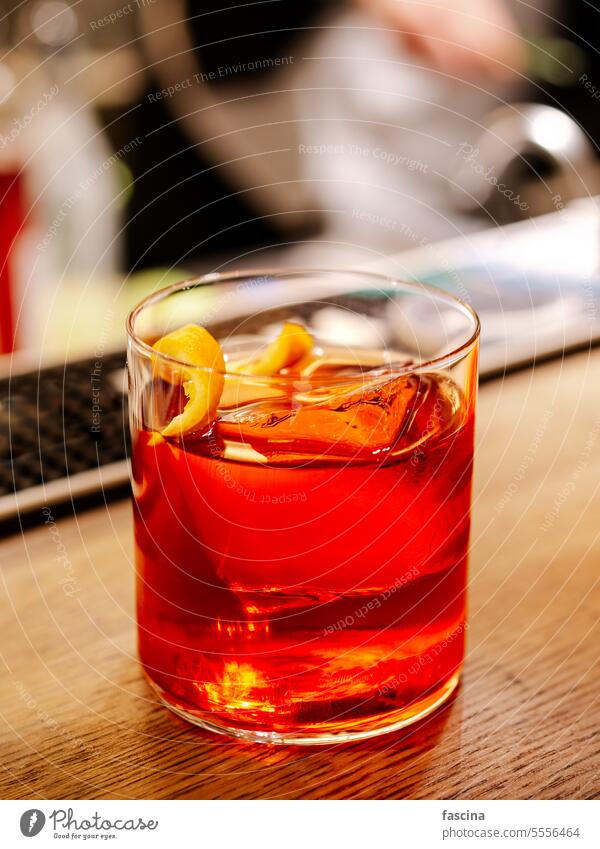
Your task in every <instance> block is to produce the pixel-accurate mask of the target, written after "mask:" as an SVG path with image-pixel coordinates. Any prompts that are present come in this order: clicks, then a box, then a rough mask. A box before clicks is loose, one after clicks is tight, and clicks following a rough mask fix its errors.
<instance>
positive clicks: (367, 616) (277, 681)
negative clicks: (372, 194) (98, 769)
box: [130, 284, 477, 742]
mask: <svg viewBox="0 0 600 849" xmlns="http://www.w3.org/2000/svg"><path fill="white" fill-rule="evenodd" d="M238 285H239V284H238ZM177 291H180V290H177ZM425 291H426V292H427V294H428V296H429V297H430V298H432V299H434V300H435V302H436V305H437V300H436V299H437V298H439V299H440V300H441V301H442V304H443V305H444V306H446V304H448V303H449V304H450V306H449V307H448V308H449V309H452V310H456V311H457V312H459V315H462V316H464V318H465V325H467V319H470V321H471V324H470V326H471V327H472V333H471V336H470V337H467V339H466V342H467V347H466V348H465V349H464V351H462V352H460V353H459V354H458V355H453V356H454V360H453V362H452V363H451V364H450V365H449V366H446V367H444V368H440V365H445V363H440V362H438V361H437V360H435V361H433V362H432V361H431V360H430V364H429V365H427V364H424V363H422V362H419V361H418V360H415V359H414V351H407V350H406V348H407V347H408V346H407V345H405V346H404V347H401V346H400V340H399V341H398V343H397V349H396V348H394V349H391V348H390V347H386V348H385V349H384V348H383V347H382V348H381V349H377V350H373V349H372V348H370V349H368V350H367V349H365V348H361V347H359V346H356V347H353V348H352V349H350V348H349V346H345V347H343V348H342V347H340V346H336V345H333V344H331V342H330V341H328V342H323V343H321V341H320V340H319V339H318V337H317V335H316V334H314V333H311V334H310V336H309V338H310V342H306V341H305V337H303V345H304V347H303V348H301V349H298V350H297V349H296V348H295V347H294V344H292V345H291V347H290V345H288V348H290V351H291V353H290V351H287V354H288V356H287V359H286V356H285V353H286V352H285V351H284V356H283V358H282V357H281V356H278V353H277V346H278V344H279V346H280V349H281V348H282V346H283V347H284V348H285V344H287V343H282V342H281V339H282V337H279V338H277V337H276V338H275V341H274V342H271V345H270V348H268V349H267V353H266V354H265V352H264V344H263V340H262V337H261V336H260V335H259V334H256V333H255V332H253V333H252V334H248V333H244V332H243V331H245V330H246V327H245V326H244V324H245V322H244V320H243V319H242V320H241V321H239V320H238V321H237V322H234V325H233V330H232V329H231V328H230V329H229V330H227V331H226V333H227V335H226V336H225V337H221V338H222V341H223V349H224V350H225V353H226V364H225V369H224V373H223V376H222V378H219V380H218V387H217V389H219V392H217V393H216V394H215V391H213V389H214V387H212V384H211V388H210V392H212V394H213V396H214V397H215V398H216V395H217V394H218V401H217V402H216V403H215V405H214V408H213V409H212V411H211V412H210V413H209V414H207V415H204V416H203V417H202V416H201V415H200V414H199V413H198V410H199V409H200V408H199V407H198V397H199V395H201V394H202V393H201V392H200V390H201V389H202V388H203V387H204V388H206V386H208V384H207V383H204V384H202V386H200V384H198V386H200V389H198V387H196V389H194V388H193V387H192V389H190V388H189V381H190V380H192V378H191V377H190V374H191V373H192V372H191V371H188V370H187V369H188V368H189V369H193V368H194V367H195V366H194V364H193V363H187V361H186V359H185V357H181V358H180V357H176V356H174V355H173V350H171V349H168V347H165V346H163V351H164V350H167V354H166V355H165V354H164V353H161V350H160V348H161V346H160V345H157V347H156V349H151V348H150V347H149V346H145V347H146V348H147V350H146V349H144V350H141V348H140V349H138V350H136V349H135V343H134V346H133V347H132V350H131V352H130V366H131V368H132V378H133V380H132V389H133V392H132V406H133V409H132V422H133V479H134V495H135V502H134V503H135V538H136V552H137V570H138V587H137V598H138V624H139V651H140V657H141V660H142V663H143V665H144V668H145V671H146V673H147V675H148V677H149V679H150V681H151V682H152V684H153V686H154V687H155V688H156V690H157V691H158V693H159V694H160V696H161V698H162V699H163V700H164V701H165V702H166V703H167V704H168V705H169V706H170V707H172V708H173V709H174V710H176V711H177V712H179V713H181V714H182V715H184V716H185V717H186V718H188V719H191V720H192V721H196V722H198V723H199V724H201V725H203V726H205V727H208V728H212V729H214V730H220V731H226V732H229V733H233V734H236V735H238V736H242V737H245V738H247V739H254V740H269V741H275V742H323V741H325V742H326V741H331V740H332V739H342V740H343V739H349V738H351V737H356V736H367V735H371V734H375V733H380V732H381V731H385V730H390V729H391V728H394V727H399V726H401V725H404V724H406V723H408V722H410V721H414V720H415V719H416V718H418V717H420V716H423V715H425V714H426V713H428V712H429V711H430V710H432V709H433V708H434V707H435V706H437V705H438V704H440V703H441V702H442V701H444V700H445V699H446V698H447V696H448V695H449V694H450V693H451V692H452V690H453V689H454V687H455V686H456V683H457V681H458V676H459V672H460V668H461V664H462V660H463V654H464V637H465V588H466V568H467V550H468V539H469V513H470V494H471V466H472V456H473V412H474V395H475V369H476V350H475V348H476V330H477V327H476V320H475V319H474V318H473V317H472V314H471V313H470V312H469V311H468V310H467V309H466V308H464V307H460V310H462V312H460V311H459V307H458V306H456V304H455V302H453V301H448V299H444V297H443V296H437V295H436V296H434V295H432V294H430V293H428V291H427V290H425ZM411 294H412V293H411ZM394 296H395V297H397V293H396V292H395V293H394ZM420 296H421V297H423V295H422V292H421V294H420ZM404 303H405V304H408V301H406V300H405V301H404ZM322 304H323V300H322V299H321V300H316V299H315V300H313V301H311V302H310V305H311V309H310V310H309V311H308V313H307V316H306V318H305V319H304V321H303V322H302V326H301V325H300V323H297V324H295V325H290V324H288V325H286V327H287V328H290V327H296V328H299V329H298V331H297V332H298V334H300V335H302V334H304V333H306V328H308V330H309V331H310V329H311V324H316V325H318V321H317V318H316V317H317V314H318V310H319V309H320V308H325V307H322ZM327 305H328V306H327V307H326V308H327V309H331V304H330V301H329V300H328V301H327ZM204 308H205V307H204V305H203V309H204ZM438 309H439V307H438ZM290 313H291V314H292V315H295V312H294V311H293V310H290ZM202 317H203V315H202V310H199V318H202ZM269 317H270V316H269ZM311 317H312V321H311ZM253 321H255V318H253ZM198 323H199V324H201V323H203V322H201V321H199V322H198ZM204 323H207V322H204ZM265 324H270V323H269V322H265ZM134 329H135V327H134ZM252 329H253V330H254V327H253V328H252ZM270 331H271V336H272V334H273V332H277V330H276V327H274V326H273V325H272V324H270ZM177 333H178V334H179V335H177V334H176V335H177V339H178V340H179V339H181V338H185V328H184V332H183V335H182V333H181V331H178V332H177ZM242 334H243V335H242ZM155 337H156V329H155V331H154V333H149V340H152V341H155ZM165 338H167V339H168V338H169V337H168V335H167V336H166V337H165ZM178 344H179V342H178ZM176 350H180V349H176ZM211 350H212V349H211ZM169 351H170V353H169ZM269 352H270V353H269ZM279 353H280V354H281V350H280V351H279ZM296 354H297V355H298V356H297V357H296V359H295V360H294V359H293V358H294V356H296ZM290 357H291V360H290ZM144 358H145V359H144ZM140 360H143V363H142V364H141V365H140ZM438 360H439V358H438ZM282 363H284V364H283V365H281V364H282ZM184 364H185V366H184ZM269 364H270V365H269ZM196 367H197V366H196ZM211 367H212V372H213V373H214V372H215V371H216V369H215V368H214V363H211ZM268 368H270V369H271V372H273V369H276V371H275V372H273V373H270V374H265V373H264V372H265V369H268ZM261 370H262V372H263V373H260V372H261ZM210 373H211V369H208V368H206V369H205V370H204V374H203V376H202V380H204V381H207V380H209V379H213V378H210ZM186 381H187V382H186ZM202 391H203V389H202ZM194 393H195V404H196V408H195V413H194V416H192V417H191V418H190V416H189V411H190V409H191V407H192V403H191V400H190V399H191V396H192V395H194ZM186 411H187V412H186ZM205 412H206V411H205ZM186 416H187V419H189V421H188V420H186ZM194 417H195V418H196V419H198V421H197V422H194V421H193V419H194ZM173 422H176V423H177V425H176V426H174V425H173V424H172V423H173ZM182 423H183V424H182Z"/></svg>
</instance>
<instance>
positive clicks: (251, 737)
mask: <svg viewBox="0 0 600 849" xmlns="http://www.w3.org/2000/svg"><path fill="white" fill-rule="evenodd" d="M146 677H147V678H148V681H149V683H150V686H151V687H152V689H153V690H154V692H155V693H156V694H157V695H158V697H159V699H160V700H161V702H162V703H163V704H164V705H165V706H166V707H168V708H169V710H172V711H173V713H176V714H177V715H178V716H180V717H182V719H185V720H187V721H188V722H191V723H193V724H194V725H199V726H200V728H204V730H205V731H213V732H214V733H216V734H224V735H226V736H228V737H235V738H237V739H238V740H245V741H246V742H248V743H271V744H279V745H288V746H319V745H321V746H323V745H331V744H335V743H348V742H352V741H354V740H367V739H368V738H369V737H379V736H380V735H381V734H390V733H391V732H392V731H398V730H399V729H401V728H405V727H406V726H407V725H412V724H413V723H414V722H418V721H419V720H420V719H423V718H424V717H426V716H428V715H429V714H430V713H433V711H434V710H437V708H439V707H440V706H441V705H443V704H444V702H445V701H447V699H448V698H449V697H450V696H451V695H452V693H453V692H454V690H455V689H456V687H457V686H458V682H459V680H460V670H459V671H458V672H456V673H455V674H454V675H453V676H452V677H451V678H449V679H448V680H447V681H446V682H445V683H444V684H443V685H442V686H441V687H439V688H438V689H437V690H435V691H434V692H433V693H429V694H428V695H427V696H426V697H424V698H423V699H420V700H419V701H417V702H414V703H413V704H411V705H410V706H409V707H405V708H399V709H397V710H392V711H390V712H389V713H386V714H379V715H378V716H377V717H368V718H366V719H360V720H356V721H354V722H348V723H345V726H346V727H345V728H335V727H334V725H333V723H323V724H321V725H312V726H309V727H298V729H296V730H294V731H260V730H254V729H250V728H240V727H236V726H235V725H228V724H226V723H225V722H221V721H220V720H219V719H215V717H213V716H210V715H207V714H206V712H205V711H195V710H194V709H193V708H190V707H189V706H184V705H182V704H180V703H179V702H177V701H176V700H175V699H174V698H173V697H172V696H171V695H169V693H167V692H165V691H164V690H163V689H162V688H161V687H159V686H158V685H157V684H156V683H155V682H154V681H152V679H151V678H150V677H149V676H148V674H147V673H146Z"/></svg>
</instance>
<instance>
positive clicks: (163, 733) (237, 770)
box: [0, 352, 600, 799]
mask: <svg viewBox="0 0 600 849" xmlns="http://www.w3.org/2000/svg"><path fill="white" fill-rule="evenodd" d="M599 374H600V352H594V353H592V354H588V353H586V354H579V355H577V356H571V357H569V358H567V359H565V360H564V361H556V362H554V363H551V364H547V365H544V366H540V367H537V368H535V369H533V370H529V371H525V372H521V373H520V374H518V375H514V376H511V377H508V378H506V379H504V380H498V381H494V382H492V383H489V384H486V385H485V386H483V387H482V390H481V394H480V404H479V417H478V454H477V463H476V486H475V496H474V526H473V534H472V556H471V585H470V627H469V631H468V658H467V663H466V668H465V674H464V680H463V683H462V686H461V688H460V690H459V692H458V694H457V695H456V697H455V698H454V699H453V700H452V701H451V703H450V704H448V705H447V706H446V707H445V708H444V709H442V710H441V711H439V712H438V713H437V714H435V715H433V716H432V717H430V718H429V719H427V720H425V721H423V722H422V723H421V724H419V725H417V726H413V727H412V728H409V729H407V730H405V731H404V732H401V733H396V734H392V735H388V736H383V737H380V738H379V739H377V740H374V741H367V742H362V743H357V744H349V745H342V746H338V747H329V748H325V749H324V748H314V749H301V748H270V747H263V746H258V745H249V744H242V743H236V742H232V741H229V740H227V739H225V738H219V737H213V736H211V735H209V734H207V733H204V732H202V731H201V730H199V729H196V728H193V727H191V726H188V725H186V724H185V723H184V722H183V721H181V720H179V719H177V718H176V717H174V716H173V715H171V714H170V713H169V712H167V711H166V710H165V709H163V708H162V707H160V706H158V705H157V704H156V702H155V699H154V697H153V695H152V693H151V692H150V690H149V688H148V686H147V685H146V683H145V681H144V678H143V676H142V674H141V671H140V668H139V666H138V664H137V662H136V657H135V642H134V619H133V566H132V562H131V554H132V528H131V524H132V522H131V511H130V506H129V504H128V503H127V502H126V501H121V502H116V503H113V504H109V505H107V506H105V507H102V508H96V509H93V510H91V511H88V512H82V513H81V514H80V515H78V516H77V518H75V519H73V518H69V519H65V520H61V521H57V522H56V524H53V523H52V522H51V521H50V522H49V523H48V524H46V525H40V526H39V527H35V528H33V529H31V530H28V531H26V532H25V534H24V535H22V536H20V535H13V536H11V537H8V538H4V539H3V540H0V563H1V574H2V584H1V589H0V619H1V629H2V630H1V633H2V644H1V659H2V671H1V674H2V680H1V701H0V705H1V720H2V721H1V728H0V731H1V743H0V762H1V764H2V771H1V773H0V775H1V786H0V796H2V797H3V798H67V799H68V798H236V799H238V798H239V799H244V798H245V799H248V798H252V799H254V798H263V797H266V798H359V799H364V798H390V797H391V798H417V799H421V798H447V799H450V798H465V799H472V798H485V799H493V798H500V799H504V798H590V797H599V796H600V777H599V776H600V769H599V768H600V648H599V647H600V621H599V615H600V586H599V577H600V495H599V491H598V490H599V487H600V401H599V393H598V388H599V380H598V378H599ZM48 506H49V509H50V511H52V505H48Z"/></svg>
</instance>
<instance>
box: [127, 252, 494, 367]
mask: <svg viewBox="0 0 600 849" xmlns="http://www.w3.org/2000/svg"><path fill="white" fill-rule="evenodd" d="M329 274H338V275H348V276H349V277H362V278H365V279H368V280H372V281H374V282H376V281H380V282H381V283H383V282H385V283H386V284H390V283H397V284H400V285H401V286H403V287H404V288H405V289H408V290H412V291H413V293H414V294H415V295H420V296H424V295H425V294H429V295H431V296H432V297H434V298H435V299H436V300H442V301H445V302H446V303H447V304H449V305H451V306H453V307H454V308H455V309H459V310H460V311H461V312H462V313H463V315H465V316H467V317H468V318H469V319H470V320H471V321H472V324H473V329H472V332H471V334H470V336H468V338H467V339H466V340H465V341H464V342H461V343H460V344H459V345H456V346H454V347H453V348H452V350H450V351H448V352H447V353H444V354H441V355H439V356H437V357H430V358H429V359H426V360H419V361H418V362H414V363H411V365H405V366H399V367H398V368H392V369H391V373H392V374H394V375H401V374H410V373H413V372H417V371H422V370H423V369H430V368H432V367H436V368H439V367H441V366H443V365H444V364H448V365H449V364H451V363H453V362H455V361H456V360H457V359H460V358H461V357H463V356H466V355H467V354H468V353H469V352H470V351H471V350H472V349H473V348H474V347H475V345H476V344H477V342H478V340H479V336H480V332H481V322H480V320H479V316H478V315H477V313H476V312H475V310H474V309H473V307H472V306H471V305H470V304H468V303H466V301H463V300H461V299H460V298H457V297H456V296H455V295H453V294H451V293H450V292H446V291H445V290H444V289H437V288H436V287H435V286H430V285H429V284H427V283H421V282H417V281H415V282H412V281H408V280H403V279H401V278H399V277H397V276H393V275H388V274H382V273H380V272H376V271H368V270H364V271H363V270H361V269H347V268H309V267H306V268H278V267H271V268H250V269H246V270H239V271H223V272H217V271H215V272H209V273H208V274H202V275H200V276H199V277H191V278H188V279H186V280H180V281H178V282H177V283H172V284H171V285H170V286H165V287H164V288H162V289H159V290H158V291H156V292H151V293H150V294H149V295H146V297H144V298H142V300H141V301H139V303H137V304H136V305H135V306H134V307H133V309H131V310H130V312H129V313H128V315H127V319H126V323H125V327H126V331H127V337H128V339H129V341H130V342H131V343H132V344H133V345H134V346H136V347H137V348H138V349H139V351H141V352H143V353H144V354H145V355H146V356H149V357H153V358H156V359H158V360H159V361H164V362H166V363H167V364H169V363H170V364H172V365H175V366H180V367H182V366H183V367H185V368H186V369H188V370H190V369H193V370H195V371H208V372H214V373H215V374H222V375H224V376H225V377H233V378H245V379H251V380H252V382H260V383H263V382H264V383H267V382H270V383H273V382H276V383H283V382H286V381H290V380H291V381H298V379H299V376H298V375H297V374H290V375H252V374H248V373H247V372H234V371H227V369H225V371H220V370H219V369H215V368H213V367H212V366H199V365H194V363H189V362H186V361H185V360H180V359H178V358H177V357H173V356H171V355H170V354H165V353H163V352H161V351H157V350H156V349H155V348H153V346H152V345H150V344H149V343H148V342H144V340H143V339H142V338H141V337H140V336H138V334H137V333H136V331H135V327H134V324H135V321H136V319H137V318H138V316H139V315H141V313H142V312H143V311H144V310H145V309H147V308H148V307H150V306H152V305H153V304H155V303H159V302H160V301H164V300H166V299H167V298H168V297H170V296H171V295H174V294H175V293H177V292H182V291H187V290H190V289H195V288H197V287H200V286H206V285H208V284H211V283H228V282H234V281H236V280H238V281H239V280H240V279H246V278H253V277H279V278H283V279H285V278H286V277H287V278H293V277H302V276H308V275H329ZM349 291H352V290H349ZM290 306H292V305H291V304H290ZM265 310H266V308H265ZM386 365H387V364H386V363H382V364H381V367H382V368H383V367H385V366H386ZM389 365H390V366H391V367H393V365H394V363H390V364H389ZM364 374H365V370H364V369H363V370H361V371H356V372H353V373H351V374H347V373H346V374H344V376H343V378H336V382H338V381H339V382H340V383H341V382H346V381H352V380H356V378H357V377H363V376H364ZM300 379H302V378H300ZM323 379H324V378H323ZM310 380H311V382H318V378H316V375H312V376H311V377H310ZM327 380H328V382H331V381H332V377H331V375H330V376H329V377H328V378H327Z"/></svg>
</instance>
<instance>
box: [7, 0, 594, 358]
mask: <svg viewBox="0 0 600 849" xmlns="http://www.w3.org/2000/svg"><path fill="white" fill-rule="evenodd" d="M224 5H225V4H219V3H217V2H214V0H207V1H206V2H193V0H189V2H184V0H131V2H126V3H124V2H122V0H78V2H62V1H61V0H24V2H23V0H20V2H17V0H14V2H6V0H5V2H2V3H1V4H0V10H1V14H0V43H1V47H2V49H1V51H0V56H1V59H0V224H1V226H0V347H1V349H2V351H3V352H9V351H11V350H13V349H15V350H20V351H25V352H28V353H29V354H31V353H34V354H35V355H39V356H42V357H43V358H44V359H48V360H52V359H53V358H54V359H60V358H61V357H64V356H65V355H67V356H77V355H84V354H89V355H93V354H94V353H96V355H97V352H98V351H100V352H101V353H104V352H106V351H107V350H112V349H115V350H116V349H119V348H122V347H123V344H124V330H123V322H124V316H125V314H126V312H127V310H128V309H129V308H130V307H131V306H132V305H133V304H134V303H135V302H136V301H138V300H139V299H140V298H141V297H142V296H143V295H144V294H146V293H147V292H149V291H152V290H153V289H155V288H157V287H160V286H163V285H166V284H167V283H169V282H172V281H175V280H178V279H182V278H183V277H185V276H190V275H192V274H196V273H200V272H208V271H215V270H217V271H218V270H222V269H227V268H231V267H240V268H248V267H259V266H265V265H287V266H298V265H311V266H342V267H344V266H345V267H356V266H360V265H369V264H371V265H372V264H373V263H377V262H378V261H380V260H381V259H382V258H385V257H387V256H391V255H397V254H398V253H400V252H402V251H405V250H414V249H415V248H419V247H420V248H423V247H426V246H429V245H432V244H435V243H436V242H438V241H439V240H445V239H450V238H454V237H456V238H459V239H463V240H465V239H467V240H468V237H469V235H470V234H472V233H474V232H477V231H480V230H482V229H485V228H496V227H498V226H499V225H502V224H506V223H508V222H512V221H519V220H523V219H530V218H532V217H535V216H538V215H542V214H544V213H548V212H561V211H562V209H563V208H565V207H566V206H568V205H569V204H570V203H571V202H572V201H573V200H574V199H581V198H589V197H593V196H594V195H595V194H596V191H597V185H598V182H599V181H598V165H597V142H598V137H599V135H600V126H599V110H598V99H599V98H600V67H599V65H600V60H599V58H598V54H597V51H596V49H595V48H594V46H593V45H594V44H595V43H596V40H597V39H596V34H597V33H598V32H599V31H600V27H599V13H598V11H597V10H596V9H594V8H593V6H592V5H591V4H590V3H588V2H586V0H563V2H559V0H548V2H542V0H535V2H533V3H523V2H508V0H480V2H470V0H457V2H454V3H451V2H447V0H439V2H438V3H437V4H431V3H425V2H420V0H407V2H395V0H372V2H367V0H348V2H331V0H330V2H318V0H305V2H303V3H301V4H298V3H294V2H288V0H266V1H265V2H253V3H248V4H244V5H241V4H239V5H236V4H229V5H228V8H226V9H225V8H222V6H224ZM447 270H448V269H446V271H447Z"/></svg>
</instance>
